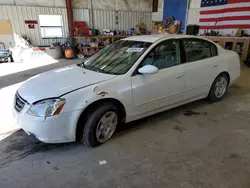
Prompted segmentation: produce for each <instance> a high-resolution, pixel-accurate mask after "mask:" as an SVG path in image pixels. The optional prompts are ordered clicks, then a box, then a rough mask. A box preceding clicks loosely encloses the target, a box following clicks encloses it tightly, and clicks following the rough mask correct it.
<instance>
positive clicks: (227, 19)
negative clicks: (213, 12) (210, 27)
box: [200, 16, 250, 22]
mask: <svg viewBox="0 0 250 188" xmlns="http://www.w3.org/2000/svg"><path fill="white" fill-rule="evenodd" d="M232 20H250V16H226V17H220V18H200V22H221V21H232Z"/></svg>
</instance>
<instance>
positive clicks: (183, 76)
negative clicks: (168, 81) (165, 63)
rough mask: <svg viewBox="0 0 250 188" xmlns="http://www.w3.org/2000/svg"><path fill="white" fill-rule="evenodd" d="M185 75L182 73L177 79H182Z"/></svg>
mask: <svg viewBox="0 0 250 188" xmlns="http://www.w3.org/2000/svg"><path fill="white" fill-rule="evenodd" d="M183 77H184V74H183V75H181V76H178V77H177V78H176V79H181V78H183Z"/></svg>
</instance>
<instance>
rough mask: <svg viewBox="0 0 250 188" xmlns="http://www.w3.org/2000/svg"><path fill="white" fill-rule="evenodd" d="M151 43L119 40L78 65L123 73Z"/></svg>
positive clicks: (90, 68)
mask: <svg viewBox="0 0 250 188" xmlns="http://www.w3.org/2000/svg"><path fill="white" fill-rule="evenodd" d="M151 44H152V43H149V42H140V41H129V40H119V41H117V42H115V43H114V44H112V45H108V46H106V47H105V48H103V49H102V50H100V51H99V52H97V53H96V54H94V55H93V56H91V57H90V58H88V59H85V60H84V61H83V63H81V64H79V66H80V67H83V68H86V69H89V70H92V71H96V72H102V73H106V74H115V75H121V74H125V73H126V72H127V71H128V70H129V69H130V68H131V67H132V66H133V65H134V63H135V62H136V61H137V60H138V58H139V57H140V56H141V55H142V54H143V53H144V52H145V51H146V50H147V49H148V48H149V46H150V45H151Z"/></svg>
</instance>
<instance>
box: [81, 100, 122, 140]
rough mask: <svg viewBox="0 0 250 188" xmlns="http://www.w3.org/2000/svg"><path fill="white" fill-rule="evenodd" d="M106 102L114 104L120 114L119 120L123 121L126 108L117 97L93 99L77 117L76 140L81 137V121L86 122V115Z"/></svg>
mask: <svg viewBox="0 0 250 188" xmlns="http://www.w3.org/2000/svg"><path fill="white" fill-rule="evenodd" d="M106 103H111V104H114V105H115V106H116V107H117V109H118V112H119V115H120V122H121V123H124V122H125V118H126V110H125V107H124V105H123V104H122V103H121V102H120V101H119V100H117V99H113V98H106V99H100V100H98V101H95V102H93V103H91V104H90V105H88V106H87V108H85V109H84V110H83V111H82V113H81V115H80V117H79V119H78V122H77V127H76V140H79V139H80V137H81V132H82V130H83V128H84V126H83V122H86V120H87V117H88V115H89V114H90V113H91V112H93V111H94V110H95V109H96V108H97V107H99V106H101V105H104V104H106Z"/></svg>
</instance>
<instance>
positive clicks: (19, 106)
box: [14, 93, 26, 112]
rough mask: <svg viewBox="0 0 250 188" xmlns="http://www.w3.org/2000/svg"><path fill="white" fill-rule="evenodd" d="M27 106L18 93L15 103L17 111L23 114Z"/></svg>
mask: <svg viewBox="0 0 250 188" xmlns="http://www.w3.org/2000/svg"><path fill="white" fill-rule="evenodd" d="M25 104H26V101H25V100H24V99H23V98H22V97H21V96H20V95H19V94H18V93H16V95H15V101H14V107H15V109H16V111H18V112H21V110H22V109H23V107H24V106H25Z"/></svg>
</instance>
